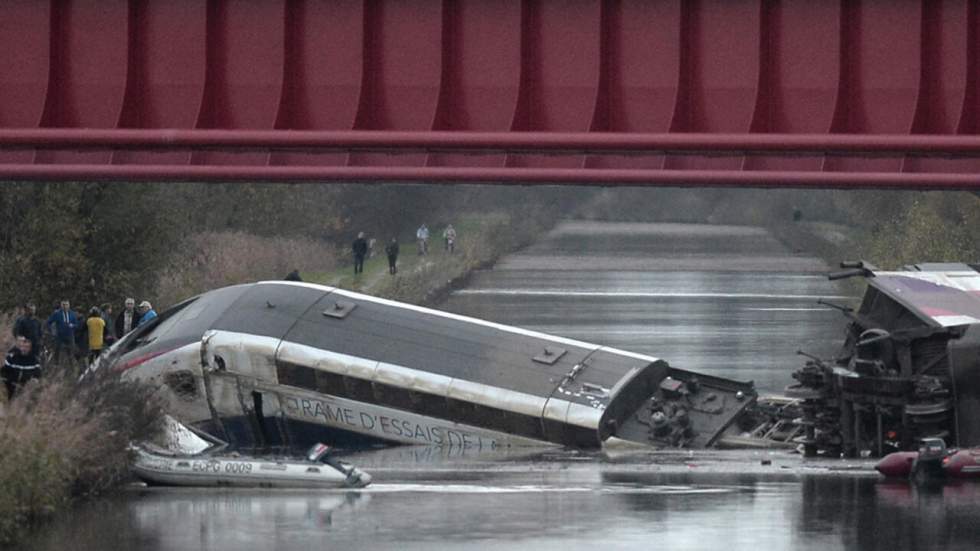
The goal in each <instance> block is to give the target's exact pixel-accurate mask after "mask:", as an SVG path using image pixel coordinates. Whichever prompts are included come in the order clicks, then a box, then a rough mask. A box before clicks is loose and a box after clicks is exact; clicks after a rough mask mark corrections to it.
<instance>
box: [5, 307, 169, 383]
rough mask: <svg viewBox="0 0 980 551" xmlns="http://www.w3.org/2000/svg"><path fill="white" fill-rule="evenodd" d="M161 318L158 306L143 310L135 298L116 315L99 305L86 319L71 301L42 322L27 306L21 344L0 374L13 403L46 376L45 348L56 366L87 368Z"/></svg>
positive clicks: (18, 328)
mask: <svg viewBox="0 0 980 551" xmlns="http://www.w3.org/2000/svg"><path fill="white" fill-rule="evenodd" d="M156 316H157V313H156V311H154V310H153V306H152V305H151V304H150V303H149V302H148V301H145V300H144V301H143V302H141V303H140V304H139V307H137V306H136V301H135V300H134V299H132V298H127V299H126V300H125V302H124V303H123V309H122V311H121V312H119V314H118V315H115V316H114V315H113V307H112V304H109V303H105V304H103V305H102V306H93V307H92V308H90V309H89V311H88V315H87V316H86V315H85V314H84V313H83V312H81V311H80V310H73V309H72V307H71V302H70V301H69V300H67V299H65V300H62V301H61V303H60V304H59V305H58V307H57V308H56V309H55V310H54V312H52V313H51V315H50V316H48V318H47V319H46V320H45V321H43V322H42V321H41V320H40V319H39V318H38V317H37V307H36V306H35V305H34V304H31V303H28V304H26V305H25V306H24V311H23V314H22V315H21V316H20V317H19V318H17V321H16V322H15V323H14V327H13V336H14V339H15V340H16V343H15V345H14V347H13V348H11V349H10V350H9V351H8V352H7V355H6V356H5V357H4V363H3V368H2V370H0V376H2V378H3V382H4V385H5V386H6V388H7V396H8V398H13V396H14V394H15V393H16V391H17V388H18V387H19V386H20V385H23V384H25V383H26V382H28V381H30V380H31V379H35V378H37V377H39V376H40V375H41V368H42V363H43V362H42V359H41V358H42V357H45V354H44V352H45V347H50V348H49V349H48V350H47V352H49V356H50V361H51V362H52V363H53V364H55V365H62V366H75V365H81V363H82V361H83V359H87V361H86V363H87V364H89V365H91V363H92V362H94V361H95V359H96V358H98V357H99V355H100V354H101V353H102V351H103V350H105V349H107V348H108V347H110V346H112V344H113V343H115V342H116V341H117V340H119V339H121V338H123V336H125V335H126V333H129V332H130V331H132V330H133V329H136V328H137V327H139V326H140V325H143V324H145V323H148V322H149V321H150V320H152V319H153V318H155V317H156ZM45 335H48V336H50V342H49V343H45V339H44V337H45Z"/></svg>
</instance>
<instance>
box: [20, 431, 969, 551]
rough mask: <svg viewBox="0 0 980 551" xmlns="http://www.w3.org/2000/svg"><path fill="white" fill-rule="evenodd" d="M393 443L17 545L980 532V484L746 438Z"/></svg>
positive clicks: (771, 540) (681, 541)
mask: <svg viewBox="0 0 980 551" xmlns="http://www.w3.org/2000/svg"><path fill="white" fill-rule="evenodd" d="M392 453H393V452H388V453H387V454H386V453H385V452H382V453H380V454H379V456H378V457H376V458H373V459H372V458H371V457H368V456H361V457H360V459H359V460H358V459H356V458H351V459H355V461H357V462H358V463H360V464H362V465H364V466H365V467H366V468H368V470H371V471H372V472H374V473H375V475H376V477H377V483H376V484H374V485H373V486H371V487H369V488H367V489H365V490H360V491H354V492H347V491H296V490H225V489H219V490H214V489H142V490H141V489H133V490H130V491H127V492H125V493H124V494H123V495H121V496H118V497H115V498H113V499H110V500H106V501H102V502H98V503H95V504H88V505H85V506H84V507H81V508H79V509H78V510H77V511H75V512H74V513H73V514H71V515H67V516H65V517H63V518H61V519H59V520H58V521H57V522H55V523H54V525H53V526H48V527H46V529H45V530H43V532H41V533H39V534H37V535H36V536H35V537H34V538H33V540H32V542H31V543H30V544H29V545H28V546H26V547H25V548H24V549H30V550H53V549H76V550H79V551H88V550H93V551H94V550H97V549H98V550H102V549H143V550H146V551H156V550H175V551H176V550H196V549H208V550H229V551H246V550H259V549H409V550H415V549H420V550H441V549H447V550H448V549H464V548H465V549H518V548H519V549H532V550H551V549H554V550H562V551H567V550H569V549H600V550H610V549H649V548H655V549H712V550H716V549H724V550H740V549H746V550H765V551H776V550H790V549H794V550H799V549H804V550H808V549H813V550H827V549H853V550H862V551H863V550H869V549H882V550H888V551H905V550H909V551H911V550H921V549H950V550H960V549H962V550H968V549H970V550H973V549H977V546H976V545H977V542H980V523H978V522H977V521H976V519H978V518H980V484H970V483H967V484H961V485H952V486H944V487H937V488H926V489H916V488H914V487H910V486H909V485H907V484H886V483H882V482H879V481H878V480H877V479H876V478H875V477H874V476H873V475H869V474H868V473H867V471H866V470H859V471H857V472H852V471H850V470H843V471H841V472H838V473H828V472H827V471H826V470H825V467H826V465H820V466H819V467H818V468H813V469H810V468H802V467H801V466H800V464H799V463H798V462H799V459H797V458H795V457H786V456H781V455H780V456H776V457H775V461H774V464H773V465H770V466H766V467H762V466H761V465H760V463H759V462H758V461H757V458H756V457H755V456H754V455H753V452H738V453H736V454H730V455H729V456H726V457H722V458H721V459H717V458H710V457H709V458H705V457H703V455H702V454H694V455H693V456H691V457H683V458H677V457H672V458H668V459H667V460H666V463H665V462H663V461H660V460H658V459H657V458H653V457H647V456H640V457H633V458H628V459H627V460H625V461H624V460H623V459H617V458H610V457H609V456H607V455H577V454H574V453H572V452H551V454H552V455H551V456H543V457H530V458H525V459H522V458H518V457H513V458H492V457H491V458H483V459H481V458H480V457H472V458H469V459H467V460H466V461H461V460H459V459H452V458H440V457H439V456H440V452H439V451H438V450H427V449H421V450H419V449H415V450H409V449H402V450H399V451H398V452H394V453H396V455H392ZM708 453H710V452H708ZM412 454H417V455H416V456H415V457H413V456H412ZM729 462H730V463H729ZM862 468H863V469H866V465H865V466H862ZM811 471H812V472H811Z"/></svg>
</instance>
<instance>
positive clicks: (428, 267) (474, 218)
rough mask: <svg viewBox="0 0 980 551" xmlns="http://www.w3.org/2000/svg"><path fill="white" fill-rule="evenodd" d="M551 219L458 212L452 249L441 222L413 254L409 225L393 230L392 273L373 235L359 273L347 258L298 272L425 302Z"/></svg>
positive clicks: (335, 283)
mask: <svg viewBox="0 0 980 551" xmlns="http://www.w3.org/2000/svg"><path fill="white" fill-rule="evenodd" d="M553 223H554V220H553V219H552V218H551V217H529V216H521V215H520V214H519V213H500V212H498V213H488V214H477V213H469V214H464V215H462V216H460V217H459V218H458V220H456V221H455V223H454V226H455V227H456V231H457V235H458V237H457V242H456V251H455V253H454V254H449V253H448V252H446V251H445V250H444V242H443V239H442V230H443V226H438V227H432V228H430V232H431V237H430V240H429V254H428V255H425V256H419V254H418V250H417V246H416V242H415V230H414V229H412V230H411V233H408V232H406V234H405V235H402V236H399V239H398V242H399V256H398V274H397V275H390V274H389V273H388V259H387V257H386V256H385V253H384V245H385V243H384V242H383V241H382V240H381V239H379V240H378V241H377V242H376V243H375V246H374V256H373V257H372V258H369V259H368V260H367V261H366V262H365V263H364V273H362V274H359V275H357V276H355V275H354V269H353V262H352V261H351V263H350V264H346V265H344V266H342V267H340V268H338V269H336V270H332V271H328V272H316V271H308V272H301V275H302V277H303V279H304V280H306V281H312V282H315V283H322V284H324V285H330V286H334V287H340V288H343V289H349V290H353V291H358V292H363V293H367V294H370V295H374V296H379V297H383V298H389V299H393V300H400V301H403V302H410V303H414V304H428V303H431V302H433V301H434V300H435V299H436V298H437V297H439V296H441V293H442V292H444V291H445V290H446V289H448V288H449V287H451V286H452V285H453V284H454V282H456V281H458V280H460V279H461V278H464V277H466V276H467V275H468V274H469V273H470V272H472V271H473V270H475V269H478V268H481V267H485V266H488V265H490V264H492V263H493V262H494V261H496V260H497V259H498V258H499V257H500V256H502V255H503V254H506V253H509V252H511V251H514V250H516V249H519V248H520V247H523V246H525V245H527V244H528V243H530V241H531V240H532V239H533V238H534V237H535V236H537V235H538V234H540V233H541V232H543V231H545V230H547V229H548V228H550V227H551V225H552V224H553Z"/></svg>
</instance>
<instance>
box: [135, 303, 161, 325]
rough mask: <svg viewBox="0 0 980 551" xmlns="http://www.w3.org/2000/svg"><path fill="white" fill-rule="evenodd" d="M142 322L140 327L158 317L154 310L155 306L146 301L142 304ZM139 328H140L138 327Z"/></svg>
mask: <svg viewBox="0 0 980 551" xmlns="http://www.w3.org/2000/svg"><path fill="white" fill-rule="evenodd" d="M139 312H140V322H139V325H145V324H147V323H149V322H150V320H152V319H153V318H155V317H157V313H156V311H154V310H153V305H152V304H150V301H148V300H144V301H143V302H141V303H140V310H139ZM137 327H138V326H137Z"/></svg>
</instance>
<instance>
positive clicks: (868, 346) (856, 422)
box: [786, 262, 980, 457]
mask: <svg viewBox="0 0 980 551" xmlns="http://www.w3.org/2000/svg"><path fill="white" fill-rule="evenodd" d="M841 267H842V268H845V270H844V271H841V272H837V273H834V274H830V278H831V279H842V278H847V277H854V276H860V277H864V278H865V280H866V282H867V290H866V292H865V294H864V297H863V298H862V300H861V303H860V306H859V307H858V308H857V310H856V311H855V310H853V309H851V308H847V307H840V306H838V309H840V310H841V311H842V312H843V314H844V315H845V316H846V317H847V318H848V319H849V323H848V325H847V330H846V336H845V341H844V344H843V347H842V348H841V350H840V352H839V353H838V355H837V357H836V358H834V359H832V360H821V359H818V358H811V360H810V361H808V362H807V364H806V366H804V367H803V368H802V369H800V370H798V371H796V372H795V373H794V374H793V378H795V379H796V380H797V384H794V385H792V386H790V387H788V388H787V389H786V394H787V396H788V397H790V398H794V399H796V400H798V407H799V410H800V411H801V412H802V415H801V417H802V419H801V421H800V423H801V424H802V425H803V427H804V429H805V432H804V436H803V438H801V439H800V441H801V442H802V443H803V445H804V449H805V453H806V454H808V455H814V454H827V455H830V456H834V457H836V456H839V455H844V456H846V457H855V456H858V455H864V454H870V455H877V456H882V455H885V454H887V453H889V452H894V451H899V450H915V449H916V448H917V447H918V446H919V443H920V442H922V441H932V440H935V439H942V441H944V442H945V443H946V444H950V445H952V446H957V447H961V448H967V447H975V446H980V271H978V266H976V265H966V264H916V265H912V266H907V267H906V268H905V269H903V270H900V271H893V272H886V271H879V270H877V269H876V268H875V267H873V266H871V265H869V264H867V263H864V262H850V263H847V262H845V263H842V264H841Z"/></svg>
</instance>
